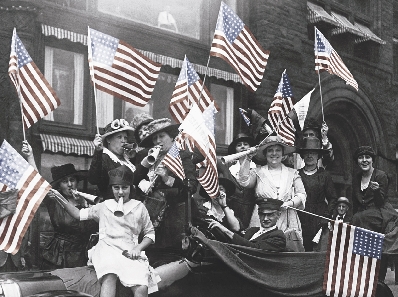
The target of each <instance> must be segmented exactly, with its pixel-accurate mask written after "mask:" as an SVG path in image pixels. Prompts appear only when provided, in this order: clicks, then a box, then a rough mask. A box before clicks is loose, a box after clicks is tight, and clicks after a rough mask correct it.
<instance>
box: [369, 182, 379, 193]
mask: <svg viewBox="0 0 398 297" xmlns="http://www.w3.org/2000/svg"><path fill="white" fill-rule="evenodd" d="M369 187H370V188H371V189H372V190H374V191H376V190H378V189H380V185H379V183H378V182H373V181H370V182H369Z"/></svg>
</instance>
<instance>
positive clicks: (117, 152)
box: [88, 119, 135, 199]
mask: <svg viewBox="0 0 398 297" xmlns="http://www.w3.org/2000/svg"><path fill="white" fill-rule="evenodd" d="M133 133H134V130H133V128H132V127H130V125H129V123H128V122H127V121H126V120H124V119H116V120H114V121H112V122H111V123H109V124H108V125H106V127H105V133H104V134H103V135H100V134H97V135H95V139H94V146H95V151H94V155H93V160H92V161H91V165H90V168H89V171H88V181H89V182H90V183H91V184H93V185H96V186H97V187H98V189H99V190H100V193H101V196H102V197H103V198H104V199H111V198H112V193H111V191H110V188H109V187H108V184H109V177H108V171H109V170H112V169H115V168H117V167H119V166H121V165H126V166H127V167H128V168H129V169H130V170H131V172H134V171H135V166H134V164H133V163H132V162H131V160H130V159H131V158H133V157H134V155H135V151H134V150H133V145H132V144H130V143H129V141H131V140H132V139H133Z"/></svg>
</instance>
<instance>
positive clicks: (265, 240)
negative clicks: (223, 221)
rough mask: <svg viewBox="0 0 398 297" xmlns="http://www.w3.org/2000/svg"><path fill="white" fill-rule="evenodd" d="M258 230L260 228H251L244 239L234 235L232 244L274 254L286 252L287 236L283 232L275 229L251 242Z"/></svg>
mask: <svg viewBox="0 0 398 297" xmlns="http://www.w3.org/2000/svg"><path fill="white" fill-rule="evenodd" d="M258 230H260V228H259V227H252V228H249V229H248V230H247V231H246V233H245V236H244V237H241V236H239V235H237V234H234V236H233V237H232V242H231V243H233V244H237V245H243V246H248V247H252V248H257V249H261V250H266V251H272V252H283V251H285V250H286V236H285V234H284V233H283V232H282V231H281V230H278V229H274V230H271V231H269V232H266V233H263V234H261V235H260V236H259V237H257V238H255V239H253V240H250V238H252V236H253V235H254V234H255V233H256V232H257V231H258Z"/></svg>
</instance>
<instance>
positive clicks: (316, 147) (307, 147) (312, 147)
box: [298, 137, 329, 157]
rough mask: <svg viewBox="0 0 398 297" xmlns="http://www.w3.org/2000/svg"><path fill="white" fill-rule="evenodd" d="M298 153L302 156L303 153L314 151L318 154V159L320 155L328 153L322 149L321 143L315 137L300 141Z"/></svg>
mask: <svg viewBox="0 0 398 297" xmlns="http://www.w3.org/2000/svg"><path fill="white" fill-rule="evenodd" d="M298 151H299V153H300V154H302V153H303V152H304V151H315V152H317V153H319V157H322V154H326V153H328V152H329V151H328V150H325V149H323V148H322V145H321V141H320V140H319V139H318V138H316V137H305V138H303V140H302V146H301V147H300V148H299V149H298Z"/></svg>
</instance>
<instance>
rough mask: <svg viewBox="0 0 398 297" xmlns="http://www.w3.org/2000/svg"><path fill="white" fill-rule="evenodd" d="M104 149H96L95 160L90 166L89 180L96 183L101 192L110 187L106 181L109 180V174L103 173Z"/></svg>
mask: <svg viewBox="0 0 398 297" xmlns="http://www.w3.org/2000/svg"><path fill="white" fill-rule="evenodd" d="M102 167H103V166H102V151H97V150H95V151H94V155H93V160H92V161H91V165H90V168H89V170H88V181H89V182H90V183H91V184H93V185H96V186H97V187H98V188H99V189H100V191H101V192H106V188H107V187H108V183H106V184H105V183H104V182H103V181H104V180H107V176H106V177H104V176H103V175H104V174H103V168H102Z"/></svg>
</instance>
